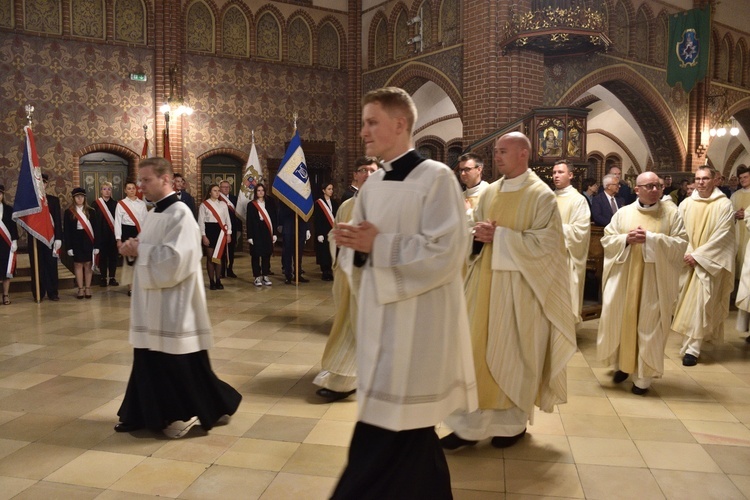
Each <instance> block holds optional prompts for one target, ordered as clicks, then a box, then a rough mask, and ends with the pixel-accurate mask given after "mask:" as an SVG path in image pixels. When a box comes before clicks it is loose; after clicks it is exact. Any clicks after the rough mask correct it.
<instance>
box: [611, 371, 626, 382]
mask: <svg viewBox="0 0 750 500" xmlns="http://www.w3.org/2000/svg"><path fill="white" fill-rule="evenodd" d="M627 378H628V374H627V373H625V372H623V371H620V370H617V371H615V374H614V375H613V376H612V382H614V383H615V384H619V383H620V382H624V381H625V379H627Z"/></svg>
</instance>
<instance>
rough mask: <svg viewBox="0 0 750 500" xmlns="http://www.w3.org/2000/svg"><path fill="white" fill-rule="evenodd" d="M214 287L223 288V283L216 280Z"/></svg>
mask: <svg viewBox="0 0 750 500" xmlns="http://www.w3.org/2000/svg"><path fill="white" fill-rule="evenodd" d="M216 289H217V290H224V285H222V284H221V281H219V280H216Z"/></svg>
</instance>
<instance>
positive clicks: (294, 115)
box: [292, 111, 299, 130]
mask: <svg viewBox="0 0 750 500" xmlns="http://www.w3.org/2000/svg"><path fill="white" fill-rule="evenodd" d="M292 117H293V118H294V130H297V118H298V117H299V115H298V114H297V112H296V111H295V112H294V113H292Z"/></svg>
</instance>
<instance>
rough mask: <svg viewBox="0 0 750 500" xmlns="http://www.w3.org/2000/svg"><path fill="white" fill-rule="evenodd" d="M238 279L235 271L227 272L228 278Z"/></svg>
mask: <svg viewBox="0 0 750 500" xmlns="http://www.w3.org/2000/svg"><path fill="white" fill-rule="evenodd" d="M236 277H237V275H236V274H234V271H232V270H231V269H229V270H228V271H227V278H236Z"/></svg>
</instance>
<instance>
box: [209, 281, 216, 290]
mask: <svg viewBox="0 0 750 500" xmlns="http://www.w3.org/2000/svg"><path fill="white" fill-rule="evenodd" d="M208 289H209V290H216V283H214V282H213V281H212V282H211V284H210V285H208Z"/></svg>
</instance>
